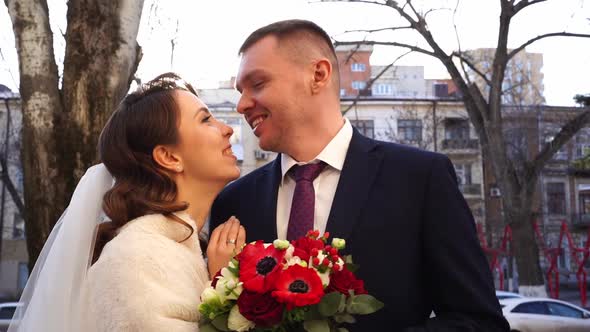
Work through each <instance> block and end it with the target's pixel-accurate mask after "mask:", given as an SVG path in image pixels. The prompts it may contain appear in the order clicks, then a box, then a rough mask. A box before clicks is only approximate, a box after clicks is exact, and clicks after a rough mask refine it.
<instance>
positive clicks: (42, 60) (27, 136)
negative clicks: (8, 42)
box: [5, 0, 65, 268]
mask: <svg viewBox="0 0 590 332" xmlns="http://www.w3.org/2000/svg"><path fill="white" fill-rule="evenodd" d="M5 1H6V4H7V6H8V12H9V14H10V17H11V19H12V25H13V30H14V35H15V40H16V49H17V52H18V58H19V72H20V95H21V98H22V110H23V151H22V156H23V168H24V169H23V171H24V172H23V173H24V194H25V195H24V196H25V204H26V206H27V209H26V214H25V220H26V221H27V222H26V235H27V247H28V250H29V266H30V267H31V268H32V266H33V264H34V262H35V261H36V259H37V256H38V255H39V252H40V251H41V248H42V247H43V244H44V242H45V239H46V238H47V236H48V235H49V232H50V231H51V228H52V227H53V223H54V222H55V221H56V220H57V219H58V218H59V216H60V214H61V212H62V210H63V207H64V205H65V187H64V184H63V181H61V180H60V178H59V160H58V159H59V156H58V155H57V154H56V151H57V146H58V144H57V140H56V137H55V134H54V133H55V131H54V129H55V120H56V114H59V113H62V111H63V108H62V103H61V97H60V92H59V89H58V80H59V78H58V73H57V65H56V63H55V59H54V52H53V35H52V33H51V29H50V27H49V16H48V9H47V3H46V1H44V0H37V1H35V0H5Z"/></svg>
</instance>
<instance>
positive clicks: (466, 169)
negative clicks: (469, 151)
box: [453, 164, 471, 186]
mask: <svg viewBox="0 0 590 332" xmlns="http://www.w3.org/2000/svg"><path fill="white" fill-rule="evenodd" d="M453 166H455V173H456V174H457V183H458V184H459V185H460V186H462V185H469V184H471V164H453Z"/></svg>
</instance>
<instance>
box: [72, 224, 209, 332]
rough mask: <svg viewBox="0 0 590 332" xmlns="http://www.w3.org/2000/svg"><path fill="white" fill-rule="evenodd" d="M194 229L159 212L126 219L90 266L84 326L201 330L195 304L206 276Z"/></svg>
mask: <svg viewBox="0 0 590 332" xmlns="http://www.w3.org/2000/svg"><path fill="white" fill-rule="evenodd" d="M178 216H179V217H181V218H182V219H183V220H185V221H186V222H187V223H189V224H190V225H191V226H192V227H193V228H194V229H195V232H194V233H193V235H192V236H191V237H190V238H189V239H188V240H186V241H184V242H180V241H182V240H183V239H185V238H186V237H187V236H188V235H189V230H188V229H187V228H186V227H185V226H183V225H181V224H179V223H177V222H174V221H172V220H170V219H167V218H166V217H164V216H163V215H147V216H143V217H141V218H137V219H135V220H132V221H130V222H129V223H127V224H126V225H125V226H124V227H122V228H121V230H120V232H119V234H118V235H117V236H116V237H115V238H114V239H112V240H111V241H110V242H108V243H107V245H106V246H105V247H104V249H103V251H102V254H101V255H100V258H99V259H98V261H97V262H96V263H95V264H94V265H93V266H92V267H91V268H90V269H89V270H88V277H87V284H86V287H85V289H84V291H85V292H86V294H85V296H83V298H84V299H85V304H83V305H86V308H85V310H86V311H87V313H88V317H89V318H88V319H87V321H86V322H85V325H86V328H85V329H84V330H85V331H96V332H103V331H105V332H106V331H142V332H150V331H154V332H156V331H164V332H172V331H174V332H183V331H187V332H188V331H190V332H195V331H198V330H199V326H198V320H199V317H200V316H199V312H198V306H199V303H200V295H201V292H202V291H203V290H204V289H205V287H206V286H207V282H208V280H209V276H208V272H207V266H206V264H205V261H204V259H203V255H202V253H201V249H200V247H199V241H198V231H197V227H196V224H195V222H194V221H193V220H191V219H190V218H189V217H188V215H187V214H178Z"/></svg>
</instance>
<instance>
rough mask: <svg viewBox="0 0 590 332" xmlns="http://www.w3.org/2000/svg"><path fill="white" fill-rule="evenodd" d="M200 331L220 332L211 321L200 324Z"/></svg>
mask: <svg viewBox="0 0 590 332" xmlns="http://www.w3.org/2000/svg"><path fill="white" fill-rule="evenodd" d="M199 331H200V332H219V330H218V329H216V328H215V326H213V324H211V322H209V323H206V324H203V325H199Z"/></svg>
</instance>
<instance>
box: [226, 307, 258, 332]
mask: <svg viewBox="0 0 590 332" xmlns="http://www.w3.org/2000/svg"><path fill="white" fill-rule="evenodd" d="M254 326H255V324H254V322H251V321H249V320H248V319H247V318H246V317H244V316H242V314H241V313H240V309H239V308H238V306H237V305H235V306H233V308H231V310H230V312H229V317H228V319H227V327H228V328H229V329H230V330H232V331H238V332H243V331H248V330H249V329H251V328H253V327H254Z"/></svg>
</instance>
